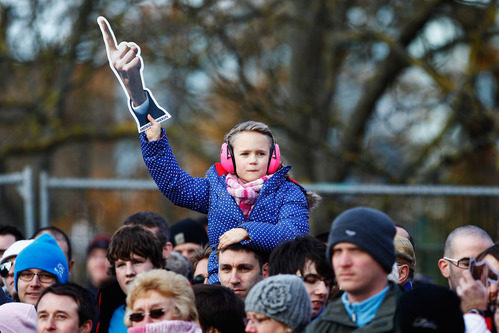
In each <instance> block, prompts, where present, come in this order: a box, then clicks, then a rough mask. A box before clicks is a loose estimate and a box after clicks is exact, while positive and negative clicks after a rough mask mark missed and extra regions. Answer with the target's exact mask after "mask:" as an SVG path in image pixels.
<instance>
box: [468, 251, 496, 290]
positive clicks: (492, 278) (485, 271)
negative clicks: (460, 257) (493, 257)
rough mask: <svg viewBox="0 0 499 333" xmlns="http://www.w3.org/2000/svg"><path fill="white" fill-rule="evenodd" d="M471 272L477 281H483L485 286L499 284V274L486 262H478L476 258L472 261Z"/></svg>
mask: <svg viewBox="0 0 499 333" xmlns="http://www.w3.org/2000/svg"><path fill="white" fill-rule="evenodd" d="M470 272H471V276H473V278H474V279H475V280H478V281H482V283H483V284H484V286H488V285H489V284H490V283H499V272H497V271H496V270H495V269H494V268H492V267H491V266H490V265H489V263H488V262H486V261H485V260H483V261H479V262H477V261H476V260H475V258H471V259H470Z"/></svg>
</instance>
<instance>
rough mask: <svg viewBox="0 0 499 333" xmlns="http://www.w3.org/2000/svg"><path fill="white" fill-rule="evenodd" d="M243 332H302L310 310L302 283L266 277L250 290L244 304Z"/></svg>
mask: <svg viewBox="0 0 499 333" xmlns="http://www.w3.org/2000/svg"><path fill="white" fill-rule="evenodd" d="M245 308H246V319H247V320H248V322H247V324H246V332H248V333H292V332H298V333H299V332H303V330H304V329H305V327H306V326H307V325H308V323H309V322H310V318H311V317H312V307H311V305H310V298H309V296H308V293H307V290H306V289H305V286H304V285H303V282H302V280H301V279H300V278H299V277H298V276H296V275H291V274H280V275H275V276H271V277H268V278H266V279H263V280H262V281H260V282H258V283H257V284H255V285H254V286H253V288H251V290H250V291H249V293H248V296H246V300H245Z"/></svg>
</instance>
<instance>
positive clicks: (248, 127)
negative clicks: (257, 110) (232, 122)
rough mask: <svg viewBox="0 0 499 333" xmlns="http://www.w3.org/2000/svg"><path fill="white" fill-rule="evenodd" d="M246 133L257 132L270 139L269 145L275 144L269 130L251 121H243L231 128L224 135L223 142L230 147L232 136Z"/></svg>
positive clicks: (263, 125) (259, 123) (257, 122)
mask: <svg viewBox="0 0 499 333" xmlns="http://www.w3.org/2000/svg"><path fill="white" fill-rule="evenodd" d="M246 131H248V132H258V133H261V134H263V135H266V136H268V137H269V138H270V142H271V144H274V143H275V140H274V136H273V135H272V131H271V130H270V128H269V127H268V126H267V125H265V124H264V123H261V122H259V121H253V120H249V121H245V122H242V123H239V124H237V125H236V126H234V127H232V129H231V130H230V131H229V132H228V133H227V134H225V137H224V141H225V142H227V143H228V144H230V145H232V140H233V139H234V136H235V135H236V134H238V133H241V132H246Z"/></svg>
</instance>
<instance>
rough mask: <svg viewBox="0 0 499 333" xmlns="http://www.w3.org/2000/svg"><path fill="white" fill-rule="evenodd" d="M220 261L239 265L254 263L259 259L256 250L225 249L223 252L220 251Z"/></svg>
mask: <svg viewBox="0 0 499 333" xmlns="http://www.w3.org/2000/svg"><path fill="white" fill-rule="evenodd" d="M218 261H219V262H220V264H222V263H223V264H226V263H230V264H234V265H239V264H254V263H255V262H258V259H257V258H256V256H255V253H254V252H250V251H244V250H240V251H234V250H225V251H223V252H220V254H219V258H218Z"/></svg>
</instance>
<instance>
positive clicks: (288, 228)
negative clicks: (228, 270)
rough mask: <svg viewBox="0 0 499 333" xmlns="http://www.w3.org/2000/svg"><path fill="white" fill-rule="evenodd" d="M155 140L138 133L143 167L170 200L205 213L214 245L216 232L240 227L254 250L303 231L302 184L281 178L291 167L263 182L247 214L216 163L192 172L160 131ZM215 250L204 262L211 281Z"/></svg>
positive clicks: (215, 268) (306, 219)
mask: <svg viewBox="0 0 499 333" xmlns="http://www.w3.org/2000/svg"><path fill="white" fill-rule="evenodd" d="M162 134H163V136H162V137H161V139H159V140H157V141H152V142H148V141H147V137H146V135H145V133H143V134H142V135H141V137H140V141H141V147H142V154H143V158H144V161H145V163H146V166H147V168H148V170H149V173H150V174H151V176H152V178H153V179H154V181H155V182H156V184H157V185H158V188H159V189H160V191H161V192H162V193H163V194H164V195H165V196H166V197H167V198H168V199H169V200H170V201H171V202H173V203H174V204H175V205H178V206H181V207H186V208H189V209H192V210H195V211H198V212H200V213H204V214H208V238H209V241H210V246H211V248H212V249H213V250H215V249H216V248H217V245H218V239H219V237H220V236H221V235H222V234H224V233H225V232H226V231H228V230H230V229H232V228H244V229H245V230H246V231H247V232H248V235H249V238H250V240H248V241H243V242H241V244H245V245H247V246H249V247H251V248H253V249H255V250H259V251H266V252H270V251H272V250H273V249H274V248H275V247H276V246H278V245H279V244H281V243H283V242H285V241H288V240H292V239H294V238H296V237H297V236H299V235H305V234H308V233H309V231H310V227H309V212H308V204H307V200H306V197H305V189H304V188H303V187H301V186H300V185H298V184H296V183H294V182H292V181H289V180H287V179H286V178H285V176H286V174H287V173H288V171H289V169H290V168H291V167H289V166H287V167H284V168H281V169H280V170H278V171H277V172H276V173H275V174H274V175H273V176H272V177H271V178H270V179H269V180H268V181H267V182H265V183H264V185H263V186H262V189H261V191H260V195H259V197H258V199H257V201H256V203H255V205H254V206H253V209H252V210H251V212H250V214H249V216H248V219H247V220H246V218H245V217H244V215H243V213H242V211H241V209H240V208H239V206H238V205H237V204H236V201H235V200H234V198H233V197H232V196H231V195H230V194H229V192H228V191H227V185H226V183H225V174H224V172H222V171H221V170H223V168H222V167H221V165H220V164H219V163H217V164H216V165H213V166H211V167H210V168H209V169H208V171H207V173H206V177H204V178H201V177H192V176H191V175H189V174H188V173H187V172H185V171H184V170H182V169H181V168H180V166H179V165H178V163H177V160H176V159H175V156H174V154H173V152H172V149H171V147H170V145H169V144H168V138H167V136H166V133H165V130H164V129H162ZM217 272H218V263H217V260H216V256H215V251H214V252H213V253H212V255H211V256H210V258H209V261H208V273H209V274H210V279H209V280H210V282H217V281H218V276H217Z"/></svg>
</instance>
